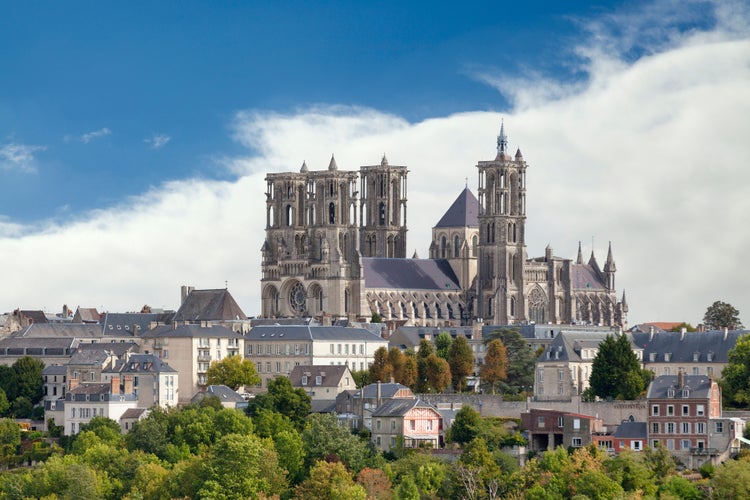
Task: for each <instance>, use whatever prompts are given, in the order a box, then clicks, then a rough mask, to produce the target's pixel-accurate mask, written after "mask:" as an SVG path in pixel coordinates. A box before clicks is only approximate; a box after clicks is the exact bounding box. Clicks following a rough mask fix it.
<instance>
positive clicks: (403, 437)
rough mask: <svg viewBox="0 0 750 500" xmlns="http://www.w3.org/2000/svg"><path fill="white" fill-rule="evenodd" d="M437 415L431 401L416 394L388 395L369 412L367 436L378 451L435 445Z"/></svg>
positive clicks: (436, 440) (437, 423)
mask: <svg viewBox="0 0 750 500" xmlns="http://www.w3.org/2000/svg"><path fill="white" fill-rule="evenodd" d="M440 431H441V416H440V413H438V411H437V409H435V408H434V407H433V406H432V405H430V404H428V403H425V402H423V401H420V400H419V399H417V398H409V399H391V400H388V401H386V402H384V403H382V404H381V405H380V406H378V407H377V409H376V410H375V411H374V412H373V413H372V434H371V437H370V439H371V440H372V442H373V444H374V445H375V446H376V447H377V448H378V449H379V450H381V451H390V450H392V449H394V448H397V447H398V446H403V447H404V448H422V447H427V448H438V447H439V446H440V445H441V443H440Z"/></svg>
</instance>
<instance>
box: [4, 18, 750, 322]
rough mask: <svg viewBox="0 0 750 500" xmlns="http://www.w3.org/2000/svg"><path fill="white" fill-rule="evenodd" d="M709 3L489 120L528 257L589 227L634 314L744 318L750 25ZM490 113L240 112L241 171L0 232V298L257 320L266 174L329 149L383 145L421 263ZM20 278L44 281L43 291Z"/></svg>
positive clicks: (358, 158) (354, 163) (374, 150)
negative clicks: (505, 147)
mask: <svg viewBox="0 0 750 500" xmlns="http://www.w3.org/2000/svg"><path fill="white" fill-rule="evenodd" d="M726 9H729V7H726ZM717 12H718V14H717V16H716V17H717V27H716V28H715V29H713V30H712V31H711V32H710V33H702V32H693V33H690V34H688V35H683V36H680V37H677V36H671V35H670V36H666V37H662V38H660V39H659V40H667V41H666V42H664V43H663V44H661V45H660V44H656V45H657V48H656V49H654V50H653V51H652V53H650V55H646V56H643V57H642V58H640V59H639V60H638V61H636V62H635V63H626V62H623V60H622V59H620V58H619V57H614V55H613V54H611V53H610V54H609V55H602V54H605V53H606V51H603V50H599V51H597V50H593V49H594V48H595V47H594V45H595V43H594V42H591V41H589V42H588V45H589V46H590V48H591V49H592V50H591V51H590V52H589V53H590V60H589V62H588V63H587V66H586V68H587V70H588V71H590V75H589V79H588V81H587V83H586V84H585V85H584V84H580V83H579V84H578V85H577V86H575V87H566V86H565V85H560V84H559V83H557V82H554V81H549V82H544V81H542V82H540V81H538V80H528V81H520V82H518V83H517V86H514V88H519V87H523V89H524V91H523V94H521V92H518V96H516V97H519V96H520V97H522V98H518V99H516V101H515V102H516V103H517V107H516V108H515V110H514V111H510V112H507V113H504V114H503V115H502V116H503V118H504V120H505V125H506V131H507V132H508V135H509V136H510V145H511V147H512V148H513V151H515V148H516V147H520V148H521V150H522V152H523V154H524V156H525V158H526V160H527V161H528V162H529V165H530V166H529V170H528V193H527V196H528V201H527V206H528V218H527V234H526V236H527V249H528V254H529V256H530V257H532V256H539V255H543V253H544V247H545V246H546V245H547V243H550V244H551V245H552V247H553V248H554V251H555V254H556V255H559V256H563V257H569V258H574V257H575V253H576V249H577V245H578V241H579V240H582V241H583V246H584V252H585V253H586V254H588V253H589V252H590V251H591V239H592V237H593V238H594V250H595V251H596V255H597V257H598V258H599V260H600V262H602V261H603V259H604V258H605V256H606V248H607V242H608V241H610V240H611V241H612V244H613V250H614V257H615V260H616V262H617V267H618V270H619V271H618V275H617V285H618V289H619V290H622V289H623V288H624V289H626V290H627V295H628V301H629V304H630V320H631V323H632V322H636V321H637V322H641V321H652V320H664V321H681V320H686V321H690V322H693V323H697V322H699V321H700V320H701V318H702V315H703V312H704V311H705V308H706V307H707V306H708V305H709V304H711V303H712V302H713V301H714V300H724V301H727V302H730V303H732V304H733V305H734V306H735V307H737V308H738V309H739V310H740V312H741V317H743V319H744V320H745V323H748V324H750V292H748V287H747V283H746V279H745V278H746V274H747V273H745V272H744V268H743V267H742V263H743V262H744V257H745V254H746V250H747V248H750V231H747V230H746V228H745V226H746V221H747V218H748V216H747V214H748V213H750V196H748V194H747V188H746V186H748V185H750V169H748V168H747V165H749V164H750V144H749V143H748V141H747V137H750V122H749V121H748V120H747V116H750V93H748V92H747V89H748V88H750V64H748V61H750V36H748V35H747V32H745V34H744V36H739V35H738V31H737V28H736V26H742V25H743V24H742V23H741V22H739V21H737V18H736V17H737V16H736V11H735V15H732V16H730V15H726V14H724V12H723V11H721V9H719V10H718V11H717ZM743 15H744V14H743ZM724 19H731V20H732V25H731V26H730V27H731V29H729V28H727V23H726V22H725V21H724ZM660 43H661V42H660ZM602 46H603V47H609V46H610V44H609V41H607V42H606V43H604V42H603V45H602ZM647 53H648V52H647ZM550 88H552V89H553V90H554V92H551V91H550V90H549V89H550ZM521 103H522V104H523V105H521ZM500 118H501V115H500V114H499V113H489V112H473V113H462V114H456V115H451V116H446V117H442V118H436V119H430V120H425V121H422V122H419V123H413V124H410V123H408V122H407V121H406V120H404V119H403V118H401V117H398V116H394V115H390V114H385V113H382V112H379V111H377V110H372V109H363V108H348V107H340V106H334V107H322V106H321V107H316V108H313V109H305V110H299V111H298V112H295V113H290V114H286V115H282V114H277V113H263V112H258V111H244V112H240V113H238V114H237V116H236V119H235V121H234V123H233V124H232V130H233V137H234V138H235V139H236V140H237V141H238V142H239V143H240V144H243V145H245V146H247V147H248V148H250V149H251V151H252V154H249V155H248V156H246V157H241V158H224V159H223V160H222V162H223V163H224V164H225V165H226V166H228V167H229V168H231V169H232V171H233V172H235V173H237V174H238V175H239V176H240V178H239V180H237V181H236V182H210V181H203V180H200V181H199V180H189V181H182V182H172V183H169V184H166V185H164V186H162V187H160V188H158V189H154V190H152V191H150V192H148V193H146V194H144V195H143V196H141V197H139V198H137V199H133V200H130V201H129V202H128V203H126V204H124V205H123V206H119V207H114V208H111V209H108V210H103V211H99V212H95V213H91V214H89V216H88V217H87V218H86V219H85V220H74V221H71V222H69V223H67V224H63V225H50V226H48V227H45V228H43V229H38V230H35V231H33V233H30V234H25V235H23V236H19V235H18V234H17V232H16V233H13V231H12V230H11V231H9V232H10V233H12V234H8V233H6V234H5V236H2V237H0V262H5V263H6V265H5V266H4V269H3V276H4V278H5V280H6V281H7V282H9V283H18V284H20V285H17V286H15V287H13V288H12V289H10V288H8V289H5V290H0V307H3V306H4V307H5V308H7V309H10V308H12V307H17V306H18V305H23V307H47V308H54V309H55V310H57V309H60V308H61V307H62V304H63V303H68V304H69V305H71V306H75V305H82V306H97V307H99V306H100V305H104V307H105V308H106V309H109V310H135V309H139V308H140V307H141V306H142V305H143V304H144V303H148V304H149V305H151V306H154V307H170V308H174V307H177V306H178V302H179V286H180V285H182V284H189V285H194V286H197V287H202V288H209V287H221V286H223V284H224V281H225V280H227V281H228V283H229V289H230V290H231V291H232V293H233V295H234V296H235V298H236V299H237V300H238V302H239V303H240V305H241V306H242V307H243V309H244V310H245V312H246V313H248V314H257V312H258V310H259V307H260V298H259V289H260V284H259V283H260V247H261V245H262V242H263V237H264V234H263V230H264V227H265V212H264V211H265V204H264V199H265V196H264V192H265V182H264V176H265V174H266V173H267V172H274V171H298V170H299V168H300V165H301V164H302V161H303V160H306V162H307V165H308V167H309V168H310V169H311V170H320V169H325V168H327V166H328V161H329V160H330V156H331V154H332V153H335V155H336V161H337V163H338V166H339V169H342V170H343V169H352V170H354V169H358V168H359V166H360V165H365V164H367V165H371V164H376V163H378V162H379V160H380V158H381V156H382V154H383V153H386V155H387V156H388V159H389V161H390V162H391V163H392V164H398V165H407V166H408V167H409V170H410V173H409V184H408V190H409V192H408V199H409V201H408V223H409V237H408V242H409V244H408V247H409V249H408V254H409V255H410V254H411V253H412V252H413V251H414V250H415V249H416V250H417V251H418V253H419V254H420V256H422V257H426V256H427V248H428V246H429V242H430V228H431V227H432V226H433V225H434V224H435V223H436V222H437V221H438V220H439V218H440V216H441V215H442V213H443V212H444V211H445V210H446V209H447V208H448V207H449V206H450V204H451V203H452V202H453V200H454V199H455V197H456V196H457V195H458V194H459V192H460V191H461V189H462V188H463V186H464V183H465V182H466V181H465V179H466V178H468V184H469V187H471V188H472V189H473V190H474V191H476V168H475V165H476V162H477V161H478V160H486V159H492V158H493V157H494V155H495V149H494V147H495V136H496V134H497V132H498V128H499V123H500ZM51 249H54V251H51ZM11 262H12V265H10V264H9V263H11ZM29 276H35V277H40V276H43V277H44V280H45V282H44V286H43V287H40V286H39V282H38V279H34V280H30V279H28V277H29Z"/></svg>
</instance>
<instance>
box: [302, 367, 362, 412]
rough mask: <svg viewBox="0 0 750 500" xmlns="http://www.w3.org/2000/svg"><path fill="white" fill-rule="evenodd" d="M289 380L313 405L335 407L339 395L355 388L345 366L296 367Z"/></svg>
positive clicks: (350, 373) (350, 374) (349, 372)
mask: <svg viewBox="0 0 750 500" xmlns="http://www.w3.org/2000/svg"><path fill="white" fill-rule="evenodd" d="M289 380H290V382H291V383H292V387H294V388H295V389H303V390H304V391H305V393H306V394H307V395H308V396H310V399H311V400H312V402H313V403H315V402H317V401H326V402H330V403H331V404H334V405H335V403H336V397H337V396H338V395H339V394H341V393H342V392H344V391H353V390H355V389H356V388H357V386H356V384H355V383H354V377H352V372H351V371H350V370H349V367H348V366H346V365H297V366H295V367H294V368H292V372H291V373H290V374H289Z"/></svg>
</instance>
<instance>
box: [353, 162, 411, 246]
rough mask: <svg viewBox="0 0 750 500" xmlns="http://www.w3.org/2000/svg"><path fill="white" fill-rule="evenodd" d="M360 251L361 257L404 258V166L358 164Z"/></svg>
mask: <svg viewBox="0 0 750 500" xmlns="http://www.w3.org/2000/svg"><path fill="white" fill-rule="evenodd" d="M359 171H360V182H361V195H360V196H361V201H360V206H361V211H360V227H361V229H360V251H361V252H362V256H364V257H396V258H401V259H403V258H405V257H406V174H407V173H408V172H409V171H408V170H407V168H406V167H403V166H396V165H390V164H389V163H388V159H386V157H385V155H383V159H382V160H381V162H380V165H371V166H362V167H360V169H359Z"/></svg>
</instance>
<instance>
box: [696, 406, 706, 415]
mask: <svg viewBox="0 0 750 500" xmlns="http://www.w3.org/2000/svg"><path fill="white" fill-rule="evenodd" d="M696 415H698V416H699V417H705V416H706V407H705V406H704V405H698V406H697V407H696Z"/></svg>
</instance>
